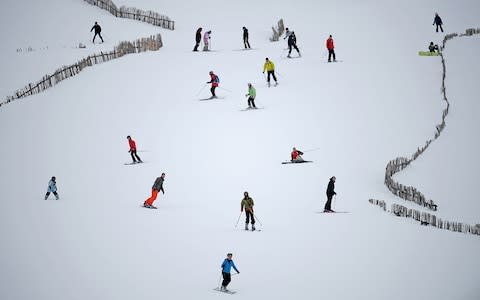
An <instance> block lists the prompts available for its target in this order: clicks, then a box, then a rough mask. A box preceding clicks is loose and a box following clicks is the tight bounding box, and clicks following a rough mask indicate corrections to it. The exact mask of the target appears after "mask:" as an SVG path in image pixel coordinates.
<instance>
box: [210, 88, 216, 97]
mask: <svg viewBox="0 0 480 300" xmlns="http://www.w3.org/2000/svg"><path fill="white" fill-rule="evenodd" d="M216 88H217V87H216V86H212V87H211V88H210V92H211V93H212V97H216V96H217V95H215V89H216Z"/></svg>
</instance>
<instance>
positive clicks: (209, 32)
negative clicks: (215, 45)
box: [203, 30, 212, 51]
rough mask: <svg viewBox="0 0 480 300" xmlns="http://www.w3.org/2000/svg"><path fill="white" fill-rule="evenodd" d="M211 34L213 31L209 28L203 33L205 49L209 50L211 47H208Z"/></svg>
mask: <svg viewBox="0 0 480 300" xmlns="http://www.w3.org/2000/svg"><path fill="white" fill-rule="evenodd" d="M210 34H212V31H211V30H209V31H207V32H205V34H204V35H203V44H204V45H203V51H209V50H210V49H208V42H209V40H210Z"/></svg>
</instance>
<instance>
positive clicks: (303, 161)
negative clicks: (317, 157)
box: [282, 160, 313, 165]
mask: <svg viewBox="0 0 480 300" xmlns="http://www.w3.org/2000/svg"><path fill="white" fill-rule="evenodd" d="M311 162H313V160H302V161H282V165H286V164H303V163H311Z"/></svg>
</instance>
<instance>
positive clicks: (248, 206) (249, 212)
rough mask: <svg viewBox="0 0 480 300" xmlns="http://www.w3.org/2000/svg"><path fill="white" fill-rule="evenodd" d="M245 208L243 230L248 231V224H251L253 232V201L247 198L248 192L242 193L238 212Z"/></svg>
mask: <svg viewBox="0 0 480 300" xmlns="http://www.w3.org/2000/svg"><path fill="white" fill-rule="evenodd" d="M244 208H245V215H246V217H247V219H246V220H245V230H248V223H249V222H250V223H252V231H254V230H255V217H254V216H253V199H252V198H250V197H249V196H248V192H244V193H243V199H242V202H241V204H240V211H243V209H244Z"/></svg>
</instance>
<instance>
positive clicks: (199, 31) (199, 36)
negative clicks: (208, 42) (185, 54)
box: [193, 27, 202, 51]
mask: <svg viewBox="0 0 480 300" xmlns="http://www.w3.org/2000/svg"><path fill="white" fill-rule="evenodd" d="M201 40H202V27H200V28H198V29H197V33H196V34H195V47H194V48H193V51H198V46H200V41H201Z"/></svg>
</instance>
